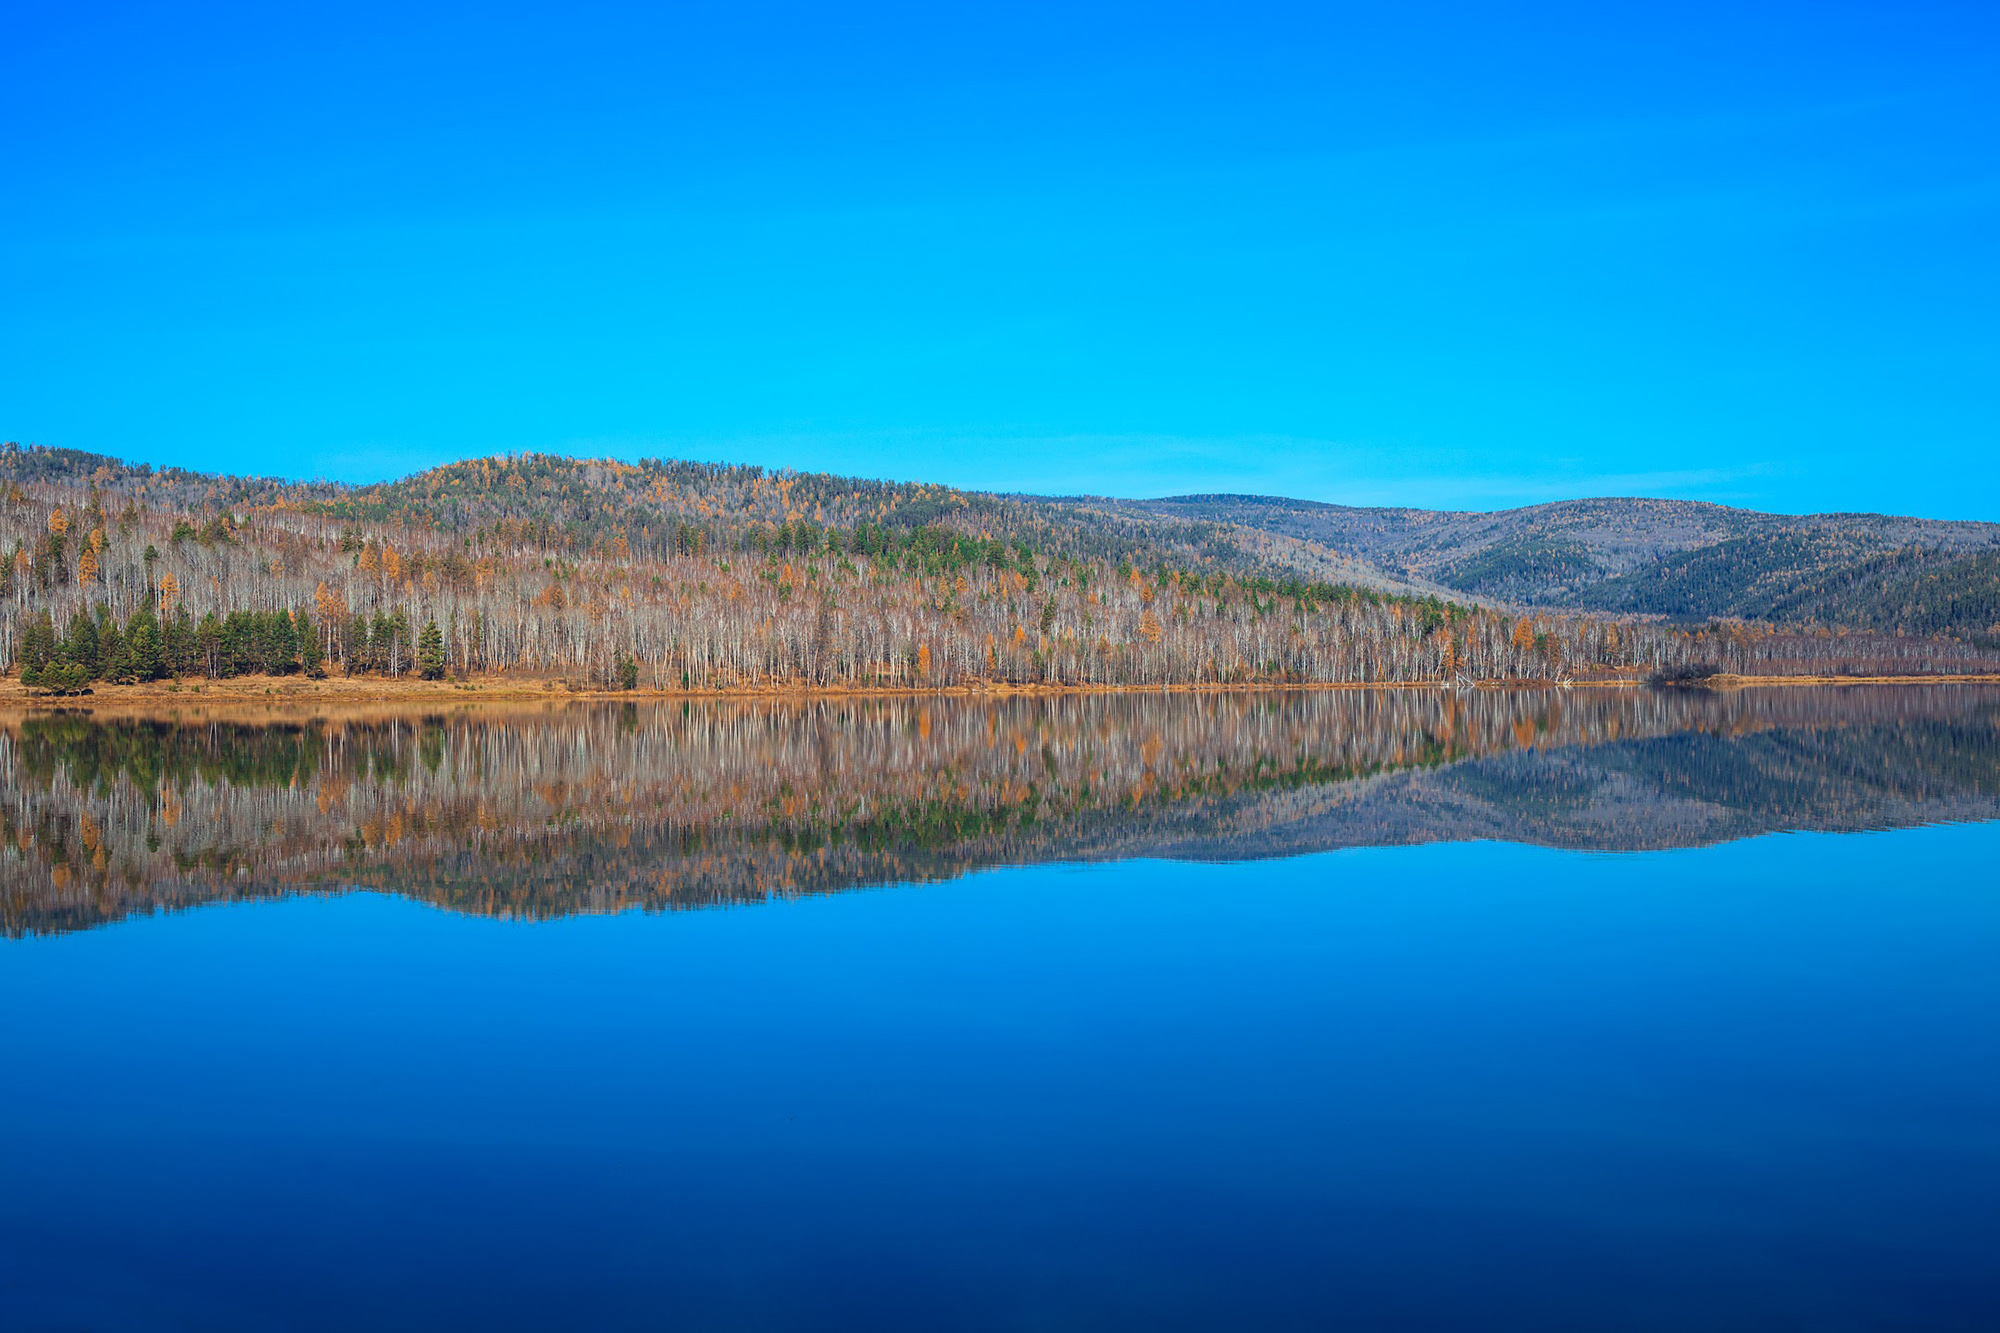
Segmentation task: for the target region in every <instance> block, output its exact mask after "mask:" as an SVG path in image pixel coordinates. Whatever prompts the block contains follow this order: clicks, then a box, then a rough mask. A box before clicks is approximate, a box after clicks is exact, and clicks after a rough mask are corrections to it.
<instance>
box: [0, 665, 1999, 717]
mask: <svg viewBox="0 0 2000 1333" xmlns="http://www.w3.org/2000/svg"><path fill="white" fill-rule="evenodd" d="M1994 684H2000V672H1996V673H1987V674H1954V675H1944V674H1938V675H1907V676H1817V675H1782V676H1776V675H1774V676H1736V675H1721V676H1716V677H1714V678H1713V679H1711V680H1708V681H1705V682H1701V683H1699V684H1694V685H1688V686H1666V687H1660V688H1666V689H1709V690H1737V689H1770V688H1800V687H1817V688H1825V687H1835V686H1843V685H1994ZM1561 688H1573V689H1647V688H1653V687H1649V686H1648V685H1647V683H1646V681H1645V679H1644V678H1643V677H1642V676H1637V675H1621V676H1610V677H1600V678H1595V679H1589V680H1574V681H1569V682H1562V681H1555V680H1527V679H1508V680H1481V681H1474V682H1468V683H1464V684H1461V683H1458V682H1454V681H1443V680H1410V681H1284V682H1253V683H1245V684H1233V685H1232V684H1194V685H1016V684H1006V683H999V682H979V683H975V684H968V685H948V686H934V687H930V688H918V687H913V686H861V685H848V686H813V685H800V684H781V683H775V682H774V683H770V684H765V685H754V686H731V687H718V688H711V689H648V688H643V687H642V688H638V689H631V690H612V689H597V688H589V689H577V688H573V687H571V686H570V685H568V684H567V683H564V682H561V681H558V680H544V679H540V678H532V677H507V676H484V677H476V678H473V679H470V680H441V681H427V680H417V679H403V680H381V679H374V678H366V677H346V676H338V677H336V676H330V677H327V678H325V679H323V680H308V679H305V678H303V677H299V676H235V677H231V678H228V679H225V680H206V679H204V680H201V681H199V682H188V681H179V682H172V681H157V682H151V683H148V684H144V685H104V684H100V685H97V686H95V687H93V689H92V692H91V693H89V694H82V695H50V694H42V693H40V692H34V691H30V690H29V689H28V688H27V687H25V686H23V685H22V684H21V683H20V681H19V679H18V678H13V677H7V678H0V712H6V713H33V712H55V711H61V712H93V713H94V712H159V711H180V710H186V709H202V708H208V707H211V706H217V705H223V706H230V707H241V706H243V705H246V704H247V705H265V706H267V707H272V708H277V707H288V708H289V707H297V706H299V705H306V706H314V705H330V706H369V705H376V706H380V705H398V704H403V705H408V704H423V705H436V704H450V705H471V704H487V703H492V704H515V705H519V704H551V703H568V702H582V703H640V702H648V703H658V702H675V701H678V702H692V701H697V700H699V701H710V700H714V701H718V702H745V701H783V702H794V701H807V700H822V699H931V698H947V699H952V698H955V699H1017V698H1064V697H1070V696H1082V695H1093V694H1188V695H1202V694H1281V693H1294V692H1304V691H1333V690H1411V691H1427V690H1434V691H1449V690H1459V689H1476V690H1482V691H1515V690H1551V689H1561Z"/></svg>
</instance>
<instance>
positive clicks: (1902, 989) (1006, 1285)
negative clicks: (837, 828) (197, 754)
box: [0, 824, 2000, 1330]
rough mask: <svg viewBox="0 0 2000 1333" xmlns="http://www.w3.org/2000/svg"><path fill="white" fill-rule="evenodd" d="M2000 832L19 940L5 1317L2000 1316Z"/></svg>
mask: <svg viewBox="0 0 2000 1333" xmlns="http://www.w3.org/2000/svg"><path fill="white" fill-rule="evenodd" d="M1996 865H2000V825H1996V824H1975V825H1956V826H1943V827H1921V828H1911V829H1905V830H1902V831H1896V832H1885V833H1862V834H1830V833H1816V834H1775V835H1765V836H1759V837H1753V838H1748V839H1745V840H1741V841H1735V842H1729V843H1726V844H1724V845H1720V846H1713V847H1707V848H1701V849H1694V850H1679V851H1666V852H1637V853H1621V854H1615V855H1612V854H1595V853H1583V852H1574V851H1556V850H1548V849H1543V848H1536V847H1524V846H1511V845H1502V844H1496V843H1487V842H1475V843H1469V844H1453V845H1432V846H1423V847H1405V848H1381V849H1363V850H1347V851H1334V852H1326V853H1321V854H1316V855H1308V856H1301V857H1297V858H1295V859H1290V860H1277V861H1265V862H1257V863H1251V864H1183V863H1171V862H1163V861H1156V860H1139V861H1127V862H1123V863H1119V864H1115V865H1105V866H1095V867H1064V866H1057V867H1038V868H1021V869H1002V870H989V871H984V872H980V873H976V874H973V875H970V876H968V877H965V878H961V879H957V880H954V881H950V882H946V883H938V884H930V885H908V886H897V887H887V888H878V889H870V890H863V891H858V892H850V893H843V894H838V895H834V896H828V897H809V898H802V899H798V900H793V901H783V900H778V901H770V902H765V903H761V904H758V905H753V906H743V907H733V908H721V909H715V910H708V911H701V912H686V913H670V914H664V915H642V914H638V913H631V912H628V913H625V914H621V915H611V916H581V917H571V918H567V919H562V920H553V921H544V922H538V923H528V922H521V921H506V920H493V919H485V918H481V917H477V916H466V915H458V914H454V913H450V912H446V911H442V910H439V909H437V908H435V907H431V906H427V905H423V904H420V903H414V902H410V901H407V900H404V899H401V898H396V897H389V896H382V895H377V894H372V893H365V894H355V895H350V896H343V897H333V898H292V899H286V900H280V901H268V902H245V903H235V904H223V905H211V906H206V907H198V908H195V909H193V910H190V911H186V912H181V913H177V914H172V915H158V916H140V917H137V918H134V919H129V920H124V921H121V922H116V923H114V924H108V925H104V926H101V927H99V928H95V929H90V930H83V931H78V932H75V933H68V934H55V935H45V936H41V937H31V938H25V939H15V940H10V941H0V1070H4V1075H0V1077H4V1095H0V1142H4V1143H5V1144H6V1145H7V1147H6V1151H5V1153H4V1154H0V1325H4V1326H5V1327H7V1328H9V1329H97V1330H128V1329H130V1330H137V1329H148V1330H151V1329H173V1330H183V1329H186V1330H194V1329H201V1330H237V1329H244V1330H249V1329H256V1330H271V1329H354V1328H369V1329H438V1328H465V1329H507V1328H522V1329H544V1328H591V1329H628V1328H630V1329H640V1328H644V1329H656V1328H670V1329H850V1328H851V1329H872V1330H882V1329H941V1328H953V1329H1086V1328H1135V1329H1140V1328H1142V1329H1174V1328H1189V1329H1222V1328H1254V1329H1325V1328H1340V1329H1468V1328H1477V1329H1536V1330H1552V1329H1555V1330H1560V1329H1578V1330H1584V1329H1589V1330H1603V1329H1619V1330H1646V1329H1677V1330H1678V1329H1689V1328H1701V1329H1710V1330H1712V1329H1758V1330H1771V1329H1812V1330H1818V1329H1827V1330H1861V1329H1869V1330H1886V1329H1924V1330H1951V1329H1967V1330H1972V1329H1982V1330H1984V1329H1992V1328H1995V1327H2000V1262H1996V1257H1995V1256H1996V1255H2000V883H1996V877H1995V874H1994V867H1995V866H1996Z"/></svg>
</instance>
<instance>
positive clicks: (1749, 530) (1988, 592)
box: [1073, 495, 2000, 637]
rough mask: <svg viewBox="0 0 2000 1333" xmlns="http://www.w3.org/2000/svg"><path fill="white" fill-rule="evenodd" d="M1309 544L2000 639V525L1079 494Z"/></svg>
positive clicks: (1445, 573)
mask: <svg viewBox="0 0 2000 1333" xmlns="http://www.w3.org/2000/svg"><path fill="white" fill-rule="evenodd" d="M1073 503H1076V504H1078V505H1079V506H1082V505H1085V504H1087V505H1088V506H1089V507H1091V508H1096V509H1108V510H1110V511H1112V512H1117V513H1125V514H1135V515H1139V514H1143V515H1147V516H1151V517H1157V518H1164V519H1172V520H1176V521H1181V522H1201V521H1206V522H1211V523H1218V524H1227V525H1231V526H1233V527H1237V528H1244V529H1257V530H1262V531H1266V532H1270V533H1273V534H1275V535H1280V536H1284V537H1287V538H1290V539H1292V540H1294V541H1300V542H1310V543H1313V544H1315V545H1318V546H1321V547H1324V548H1325V549H1326V550H1328V551H1329V552H1331V553H1334V554H1337V555H1344V556H1347V557H1348V558H1349V559H1351V560H1354V561H1357V562H1365V563H1367V564H1370V565H1374V566H1376V567H1378V568H1380V569H1381V570H1382V571H1384V573H1385V574H1386V575H1387V576H1389V577H1391V578H1401V579H1407V580H1409V581H1411V582H1413V583H1419V584H1423V585H1426V586H1435V587H1439V588H1442V589H1445V590H1448V591H1449V592H1451V593H1454V594H1457V595H1459V596H1462V597H1468V598H1475V599H1476V598H1485V599H1492V600H1496V601H1501V602H1511V603H1518V604H1522V605H1527V606H1546V607H1562V608H1568V609H1575V610H1585V611H1602V612H1611V613H1627V614H1649V615H1665V616H1671V617H1676V618H1682V619H1695V620H1699V619H1710V618H1715V617H1742V618H1746V619H1760V620H1770V621H1773V622H1776V623H1780V624H1806V623H1818V624H1841V625H1849V626H1854V627H1857V628H1868V629H1880V630H1885V631H1891V632H1894V631H1899V630H1900V631H1903V632H1905V633H1924V634H1955V635H1962V636H1980V637H1992V636H1996V635H2000V524H1995V523H1981V522H1972V521H1961V522H1946V521H1938V520H1931V519H1918V518H1903V517H1898V516H1894V515H1884V514H1813V515H1806V516H1794V515H1786V514H1765V513H1758V512H1756V511H1753V510H1746V509H1731V508H1728V507H1726V506H1723V505H1714V504H1705V503H1701V502H1698V501H1691V500H1647V499H1593V500H1568V501H1562V502H1559V503H1555V504H1544V505H1533V506H1529V507H1527V508H1522V509H1508V510H1499V511H1496V512H1493V513H1468V512H1452V511H1438V510H1424V509H1366V508H1353V507H1349V506H1344V505H1331V504H1319V503H1315V502H1312V501H1305V500H1287V499H1277V498H1271V497H1264V496H1244V495H1183V496H1172V497H1169V498H1166V499H1160V500H1119V501H1100V500H1092V501H1088V502H1083V501H1078V502H1073Z"/></svg>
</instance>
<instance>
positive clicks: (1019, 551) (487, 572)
mask: <svg viewBox="0 0 2000 1333" xmlns="http://www.w3.org/2000/svg"><path fill="white" fill-rule="evenodd" d="M1996 575H2000V526H1996V525H1991V524H1976V523H1961V524H1945V523H1930V522H1924V521H1921V520H1914V519H1895V518H1880V517H1872V516H1859V515H1836V516H1827V517H1820V518H1814V519H1788V518H1782V517H1778V516H1773V515H1764V514H1753V513H1747V512H1745V511H1740V510H1729V509H1723V508H1720V507H1717V506H1713V505H1694V504H1688V503H1684V502H1675V501H1650V500H1641V501H1610V500H1591V501H1576V502H1572V503H1569V504H1563V505H1548V506H1541V507H1539V508H1537V509H1530V510H1516V511H1509V512H1506V513H1501V514H1451V513H1430V512H1426V511H1421V510H1359V509H1343V508H1340V507H1338V506H1331V505H1315V504H1309V503H1305V502H1300V501H1290V500H1261V499H1255V498H1246V497H1231V496H1205V497H1204V496H1195V497H1182V498H1180V499H1176V500H1162V501H1121V500H1098V499H1087V498H1057V497H1035V496H1008V495H993V494H987V493H981V492H976V491H963V490H957V489H954V488H951V487H947V486H939V485H933V484H927V483H921V482H886V481H872V480H866V479H857V478H849V477H836V476H828V475H824V474H806V473H794V472H775V473H774V472H769V471H766V470H764V469H762V468H757V467H739V466H724V465H714V464H699V463H688V462H678V461H663V460H642V461H640V462H636V463H627V462H621V461H615V460H606V459H573V458H566V457H560V456H554V455H545V454H524V455H509V456H503V457H492V458H483V459H474V460H469V461H466V462H460V463H452V464H448V465H445V466H442V467H436V468H431V469H428V470H426V471H423V472H418V473H415V474H413V475H411V476H408V477H405V478H402V479H400V480H396V481H390V482H382V483H376V484H369V485H359V486H355V485H343V484H338V483H331V482H297V481H287V480H280V479H272V478H254V477H227V476H216V475H210V474H203V473H195V472H188V471H183V470H179V469H173V468H161V469H155V468H152V467H149V466H146V465H144V464H136V465H135V464H129V463H125V462H122V461H119V460H117V459H112V458H107V457H103V456H99V455H95V454H86V453H80V452H75V451H69V450H62V449H48V448H41V447H35V448H27V449H23V448H20V447H18V446H14V445H7V446H4V447H0V671H11V670H14V669H16V668H18V669H20V670H22V671H23V673H24V674H23V675H22V676H21V679H22V681H23V682H24V683H30V675H29V674H27V673H32V677H33V680H32V682H31V683H32V684H33V685H34V686H35V687H36V688H49V689H57V690H63V691H66V690H70V689H76V688H86V687H88V685H89V683H90V682H92V681H116V680H123V679H136V680H141V681H145V680H153V679H159V678H161V677H162V676H175V677H179V676H183V675H188V674H196V673H200V674H207V675H210V676H229V675H239V674H251V675H255V674H278V675H283V674H287V673H289V672H293V671H299V672H305V673H308V674H310V673H314V672H319V671H340V672H344V673H346V674H349V675H355V674H376V673H380V674H385V675H390V676H396V675H401V674H404V673H406V672H409V671H411V670H419V671H421V672H422V673H423V674H426V675H430V676H433V677H436V676H440V675H443V674H447V673H449V674H454V675H461V674H479V673H484V672H495V671H499V672H512V671H527V672H531V673H537V674H541V675H544V676H553V677H560V678H566V679H570V680H573V681H574V680H578V679H588V680H592V681H596V682H600V683H602V682H611V681H618V680H624V681H627V682H634V681H644V682H645V683H647V684H649V685H653V686H658V687H660V688H677V687H685V688H740V687H743V686H761V685H767V684H781V685H807V686H820V687H827V686H842V687H845V686H850V685H863V686H895V687H910V686H919V685H965V684H979V683H981V682H991V683H1002V682H1004V683H1036V684H1048V685H1086V684H1155V683H1157V684H1211V683H1212V684H1230V683H1248V682H1263V683H1272V682H1289V681H1390V680H1433V681H1434V680H1442V679H1458V678H1461V677H1474V678H1480V679H1488V678H1515V679H1518V678H1526V679H1564V678H1569V677H1571V676H1574V675H1578V674H1588V673H1601V672H1614V673H1616V672H1628V673H1629V672H1652V671H1664V670H1667V669H1669V668H1673V669H1679V668H1683V667H1686V668H1693V667H1698V666H1703V665H1707V666H1710V667H1711V668H1712V667H1718V666H1719V667H1722V668H1724V669H1727V670H1731V671H1739V672H1749V673H1760V672H1761V673H1772V672H1778V673H1783V672H1787V671H1791V672H1797V671H1807V672H1827V671H1834V672H1840V673H1843V674H1869V673H1871V672H1883V671H1886V672H1897V673H1907V672H1924V673H1933V674H1937V673H1953V672H1964V671H1974V670H1977V671H1984V670H1989V669H1991V667H1992V665H1993V663H1994V661H1995V660H1996V658H2000V586H1997V585H1996ZM1605 613H1611V616H1612V617H1613V618H1612V619H1606V618H1605ZM1718 618H1728V619H1729V621H1730V623H1726V624H1725V623H1717V621H1718ZM1742 622H1748V623H1742ZM1835 627H1851V628H1854V629H1857V630H1859V631H1860V632H1859V633H1858V634H1852V635H1850V634H1847V633H1830V632H1829V631H1830V630H1832V629H1833V628H1835Z"/></svg>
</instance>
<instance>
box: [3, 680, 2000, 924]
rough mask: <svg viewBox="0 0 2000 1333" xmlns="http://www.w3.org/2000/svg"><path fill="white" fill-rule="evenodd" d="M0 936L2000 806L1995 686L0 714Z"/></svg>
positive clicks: (1675, 833)
mask: <svg viewBox="0 0 2000 1333" xmlns="http://www.w3.org/2000/svg"><path fill="white" fill-rule="evenodd" d="M0 790H4V792H5V797H4V801H0V836H4V839H5V845H4V851H0V876H4V880H5V890H4V901H3V902H0V929H4V932H5V934H7V935H9V936H20V935H24V934H33V933H46V932H56V931H66V930H75V929H82V928H87V927H90V926H93V925H97V924H100V923H103V922H107V921H112V920H116V919H119V918H121V917H124V916H127V915H130V914H132V913H135V912H145V911H150V910H152V909H154V908H156V907H161V906H165V907H180V906H189V905H194V904H199V903H204V902H210V901H216V900H225V899H241V898H252V897H259V896H269V895H273V894H280V893H286V892H292V891H296V890H300V889H338V888H344V887H350V886H371V887H379V888H385V889H390V890H393V891H395V892H399V893H403V894H408V895H411V896H415V897H419V898H422V899H425V900H427V901H430V902H434V903H437V904H440V905H444V906H449V907H451V908H454V909H458V910H462V911H469V912H479V913H487V914H497V915H523V916H550V915H560V914H566V913H572V912H603V911H616V910H620V909H623V908H627V907H632V906H641V907H645V908H648V909H663V908H672V907H691V906H703V905H712V904H720V903H731V902H744V901H752V900H758V899H762V898H767V897H771V896H790V895H798V894H806V893H820V892H828V891H833V890H838V889H844V888H851V887H855V886H861V885H869V884H878V883H884V882H888V881H903V880H928V879H936V878H941V877H946V876H951V875H956V874H961V873H964V872H966V871H968V870H971V869H976V868H979V867H984V866H990V865H996V864H1009V863H1025V862H1038V861H1049V860H1061V859H1116V858H1125V857H1134V856H1166V857H1178V858H1203V859H1209V858H1213V859H1224V858H1251V857H1265V856H1279V855H1292V854H1297V853H1303V852H1309V851H1317V850H1324V849H1327V848H1334V847H1345V846H1360V845H1388V844H1407V843H1420V842H1431V841H1439V840H1451V839H1466V838H1492V839H1502V840H1507V841H1515V842H1532V843H1540V844H1546V845H1554V846H1561V847H1577V848H1592V849H1598V850H1607V851H1619V850H1636V849H1645V848H1670V847H1686V846H1694V845H1701V844H1707V843H1713V842H1717V841H1722V840H1726V839H1731V838H1741V837H1747V836H1751V835H1754V834H1758V833H1763V832H1768V831H1771V830H1775V829H1870V828H1891V827H1901V826H1906V825H1911V824H1917V823H1925V822H1934V821H1941V820H1984V819H1992V818H1994V817H1995V816H1996V815H2000V691H1996V690H1990V689H1983V688H1968V687H1949V686H1937V687H1877V688H1867V687H1853V688H1845V689H1838V690H1831V689H1829V690H1761V691H1745V692H1734V693H1706V692H1688V691H1674V692H1661V693H1653V692H1637V691H1589V690H1578V691H1570V692H1560V693H1558V692H1546V693H1536V692H1510V693H1485V692H1482V693H1474V694H1464V695H1454V694H1446V693H1437V692H1429V691H1338V692H1320V693H1300V694H1242V695H1236V694H1207V695H1195V696H1191V695H1185V694H1180V695H1133V694H1126V695H1098V696H1081V697H1067V698H1059V699H1009V700H970V699H942V698H940V699H921V700H920V699H894V700H827V701H811V702H803V701H794V702H768V703H765V702H760V703H746V702H733V703H721V702H718V703H703V704H678V703H677V704H658V705H570V706H557V705H550V706H538V707H532V708H520V709H507V708H494V707H487V708H477V709H466V710H461V711H456V712H452V713H448V714H439V715H426V716H414V715H404V716H372V717H370V716H354V717H315V718H299V719H291V720H284V721H276V722H268V721H263V722H249V721H242V720H229V719H225V718H197V717H186V718H181V719H175V720H165V719H132V718H124V719H105V720H100V719H95V718H92V717H90V716H87V715H82V714H55V715H41V716H31V717H27V718H25V719H16V720H13V721H11V722H9V723H7V724H5V725H4V727H0Z"/></svg>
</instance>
